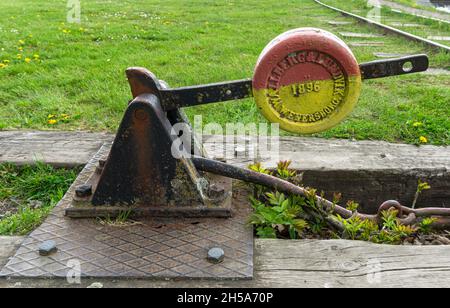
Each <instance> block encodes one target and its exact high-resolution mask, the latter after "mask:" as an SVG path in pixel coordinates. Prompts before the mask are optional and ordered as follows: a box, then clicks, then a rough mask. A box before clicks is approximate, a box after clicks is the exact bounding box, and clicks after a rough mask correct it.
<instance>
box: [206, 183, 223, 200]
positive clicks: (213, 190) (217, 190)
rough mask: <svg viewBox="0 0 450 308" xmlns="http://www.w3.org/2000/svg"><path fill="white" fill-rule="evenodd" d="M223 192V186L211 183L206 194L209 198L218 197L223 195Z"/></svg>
mask: <svg viewBox="0 0 450 308" xmlns="http://www.w3.org/2000/svg"><path fill="white" fill-rule="evenodd" d="M224 193H225V188H224V187H223V186H221V185H218V184H211V185H210V186H209V189H208V196H209V197H210V198H211V199H219V198H221V197H223V194H224Z"/></svg>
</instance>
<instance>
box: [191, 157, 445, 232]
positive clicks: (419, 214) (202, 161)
mask: <svg viewBox="0 0 450 308" xmlns="http://www.w3.org/2000/svg"><path fill="white" fill-rule="evenodd" d="M192 162H193V163H194V165H195V167H196V168H197V169H198V170H201V171H205V172H210V173H214V174H220V175H223V176H226V177H230V178H233V179H237V180H241V181H244V182H250V183H253V184H258V185H263V186H266V187H269V188H272V189H275V190H277V191H279V192H282V193H286V194H294V195H299V196H303V197H308V196H309V194H310V193H309V192H308V191H307V190H306V189H305V188H303V187H300V186H297V185H294V184H292V183H290V182H288V181H285V180H282V179H280V178H277V177H274V176H272V175H268V174H264V173H259V172H255V171H252V170H248V169H244V168H240V167H237V166H233V165H230V164H226V163H223V162H219V161H215V160H212V159H208V158H204V157H198V156H195V157H193V158H192ZM315 199H316V202H317V204H318V205H319V206H321V207H322V208H323V210H324V211H326V212H330V213H334V214H337V215H340V216H341V217H343V218H346V219H348V218H351V217H354V216H357V217H359V218H361V219H369V220H371V221H374V222H376V223H378V224H380V223H381V221H382V219H381V217H382V212H383V211H386V210H389V209H390V208H395V209H397V210H398V215H399V221H400V223H402V224H404V225H412V224H415V223H417V222H419V221H420V219H422V218H424V217H434V216H441V217H439V218H438V220H437V221H436V223H435V224H434V226H435V227H438V228H444V227H449V226H450V209H448V208H433V207H428V208H421V209H411V208H409V207H406V206H403V205H401V204H400V203H399V202H397V201H395V200H388V201H386V202H384V203H383V204H381V205H380V207H379V209H378V212H377V214H374V215H370V214H361V213H353V212H351V211H349V210H347V209H345V208H343V207H341V206H339V205H337V204H335V203H333V202H331V201H329V200H327V199H325V198H322V197H320V196H317V195H315Z"/></svg>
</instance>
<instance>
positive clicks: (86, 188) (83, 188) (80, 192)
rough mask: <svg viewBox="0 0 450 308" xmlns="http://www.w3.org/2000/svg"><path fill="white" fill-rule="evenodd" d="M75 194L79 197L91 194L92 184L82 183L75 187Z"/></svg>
mask: <svg viewBox="0 0 450 308" xmlns="http://www.w3.org/2000/svg"><path fill="white" fill-rule="evenodd" d="M75 195H76V196H77V197H79V198H86V197H89V196H90V195H92V185H89V184H84V185H80V186H78V187H77V188H76V189H75Z"/></svg>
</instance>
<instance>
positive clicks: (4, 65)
mask: <svg viewBox="0 0 450 308" xmlns="http://www.w3.org/2000/svg"><path fill="white" fill-rule="evenodd" d="M7 66H8V65H6V64H4V63H0V68H5V67H7Z"/></svg>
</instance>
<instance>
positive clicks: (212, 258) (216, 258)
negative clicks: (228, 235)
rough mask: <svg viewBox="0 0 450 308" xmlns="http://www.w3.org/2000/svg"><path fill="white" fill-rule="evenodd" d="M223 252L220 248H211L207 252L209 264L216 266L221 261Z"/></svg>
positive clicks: (223, 255) (223, 256)
mask: <svg viewBox="0 0 450 308" xmlns="http://www.w3.org/2000/svg"><path fill="white" fill-rule="evenodd" d="M224 258H225V252H224V251H223V249H222V248H220V247H213V248H211V249H210V250H208V256H207V260H208V261H209V262H211V263H214V264H217V263H220V262H222V261H223V259H224Z"/></svg>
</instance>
